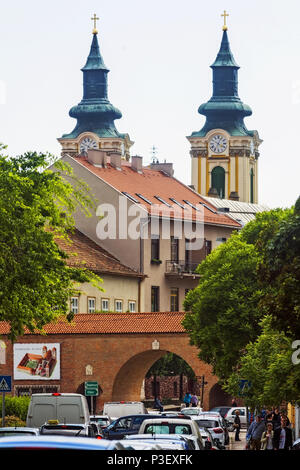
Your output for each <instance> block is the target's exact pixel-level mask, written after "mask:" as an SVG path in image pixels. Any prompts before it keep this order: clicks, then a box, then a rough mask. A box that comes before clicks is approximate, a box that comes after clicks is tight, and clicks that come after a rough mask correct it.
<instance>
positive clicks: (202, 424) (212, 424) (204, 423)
mask: <svg viewBox="0 0 300 470" xmlns="http://www.w3.org/2000/svg"><path fill="white" fill-rule="evenodd" d="M196 423H197V424H198V426H199V428H217V427H219V423H218V421H213V420H212V419H197V421H196Z"/></svg>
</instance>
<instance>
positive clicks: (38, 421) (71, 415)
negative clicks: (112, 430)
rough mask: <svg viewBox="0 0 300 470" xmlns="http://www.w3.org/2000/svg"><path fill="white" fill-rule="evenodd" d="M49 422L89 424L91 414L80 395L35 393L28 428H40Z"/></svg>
mask: <svg viewBox="0 0 300 470" xmlns="http://www.w3.org/2000/svg"><path fill="white" fill-rule="evenodd" d="M49 420H57V421H58V422H59V423H66V424H88V423H89V422H90V412H89V408H88V404H87V401H86V398H85V396H83V395H80V394H79V393H35V394H33V395H32V396H31V400H30V404H29V408H28V412H27V419H26V426H29V427H37V428H39V427H40V426H42V424H45V423H48V421H49Z"/></svg>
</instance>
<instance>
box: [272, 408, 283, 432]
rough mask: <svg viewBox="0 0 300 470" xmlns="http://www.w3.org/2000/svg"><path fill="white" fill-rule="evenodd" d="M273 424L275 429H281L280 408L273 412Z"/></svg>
mask: <svg viewBox="0 0 300 470" xmlns="http://www.w3.org/2000/svg"><path fill="white" fill-rule="evenodd" d="M272 423H273V429H274V431H275V429H277V428H280V425H281V416H280V411H279V408H275V409H274V410H273V412H272Z"/></svg>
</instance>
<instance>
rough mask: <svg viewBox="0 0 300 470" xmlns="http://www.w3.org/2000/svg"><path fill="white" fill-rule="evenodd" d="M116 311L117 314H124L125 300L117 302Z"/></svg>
mask: <svg viewBox="0 0 300 470" xmlns="http://www.w3.org/2000/svg"><path fill="white" fill-rule="evenodd" d="M115 311H116V312H117V313H122V312H123V300H116V301H115Z"/></svg>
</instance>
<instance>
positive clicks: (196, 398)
mask: <svg viewBox="0 0 300 470" xmlns="http://www.w3.org/2000/svg"><path fill="white" fill-rule="evenodd" d="M198 403H199V400H198V397H197V395H196V394H195V393H193V395H192V398H191V404H192V406H193V407H196V406H197V405H198Z"/></svg>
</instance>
